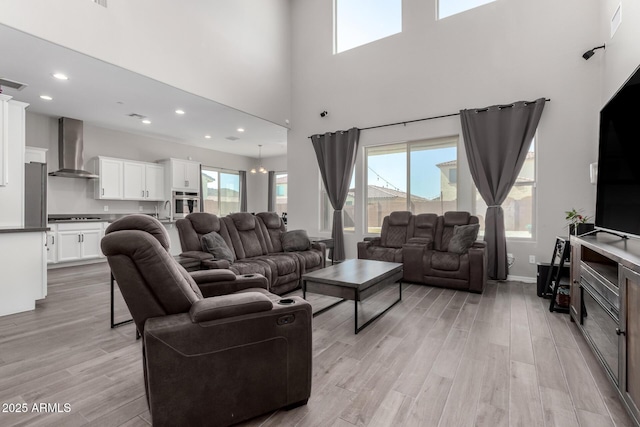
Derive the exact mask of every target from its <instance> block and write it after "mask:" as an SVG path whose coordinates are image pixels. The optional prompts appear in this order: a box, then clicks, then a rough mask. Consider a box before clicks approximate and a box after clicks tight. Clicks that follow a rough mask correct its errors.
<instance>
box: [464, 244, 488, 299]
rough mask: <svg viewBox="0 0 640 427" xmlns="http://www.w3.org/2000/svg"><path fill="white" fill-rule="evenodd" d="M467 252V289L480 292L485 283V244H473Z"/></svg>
mask: <svg viewBox="0 0 640 427" xmlns="http://www.w3.org/2000/svg"><path fill="white" fill-rule="evenodd" d="M483 243H484V242H483ZM468 254H469V291H471V292H478V293H482V291H483V290H484V288H485V286H486V284H487V250H486V248H485V245H482V246H481V247H475V244H474V246H472V247H471V248H470V249H469V252H468Z"/></svg>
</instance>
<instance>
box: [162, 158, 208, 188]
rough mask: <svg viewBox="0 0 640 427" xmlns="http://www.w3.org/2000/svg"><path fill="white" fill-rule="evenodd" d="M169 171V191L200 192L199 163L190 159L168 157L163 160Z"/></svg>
mask: <svg viewBox="0 0 640 427" xmlns="http://www.w3.org/2000/svg"><path fill="white" fill-rule="evenodd" d="M165 165H166V166H167V168H166V169H165V170H166V171H168V173H169V179H168V180H167V181H168V182H169V183H170V187H171V191H175V190H177V191H189V192H193V193H199V192H200V163H198V162H193V161H190V160H181V159H169V160H166V161H165Z"/></svg>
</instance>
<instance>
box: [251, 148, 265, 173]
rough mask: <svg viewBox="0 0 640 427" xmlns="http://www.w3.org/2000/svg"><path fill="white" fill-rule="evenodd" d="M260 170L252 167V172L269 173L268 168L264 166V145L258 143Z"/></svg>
mask: <svg viewBox="0 0 640 427" xmlns="http://www.w3.org/2000/svg"><path fill="white" fill-rule="evenodd" d="M258 165H259V166H258V170H256V168H251V173H257V172H260V173H267V170H266V169H265V168H264V166H262V145H258Z"/></svg>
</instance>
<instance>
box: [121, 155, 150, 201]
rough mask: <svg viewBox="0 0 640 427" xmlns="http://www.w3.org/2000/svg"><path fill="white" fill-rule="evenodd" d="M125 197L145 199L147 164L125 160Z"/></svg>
mask: <svg viewBox="0 0 640 427" xmlns="http://www.w3.org/2000/svg"><path fill="white" fill-rule="evenodd" d="M123 168H124V198H125V199H127V200H144V199H145V198H146V193H145V180H144V178H145V164H144V163H137V162H124V164H123Z"/></svg>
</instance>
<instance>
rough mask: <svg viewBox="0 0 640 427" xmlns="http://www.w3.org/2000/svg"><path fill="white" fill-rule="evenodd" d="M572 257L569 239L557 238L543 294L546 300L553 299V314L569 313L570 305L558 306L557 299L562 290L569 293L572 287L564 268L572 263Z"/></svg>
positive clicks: (550, 306) (551, 303)
mask: <svg viewBox="0 0 640 427" xmlns="http://www.w3.org/2000/svg"><path fill="white" fill-rule="evenodd" d="M570 256H571V244H570V242H569V238H566V237H556V243H555V246H554V248H553V255H552V256H551V262H550V265H549V272H548V273H547V281H546V284H545V287H544V293H543V296H544V297H545V298H550V299H551V301H550V302H549V311H551V312H553V311H557V312H559V313H569V304H568V303H567V305H566V306H564V305H560V304H558V301H557V297H558V292H559V290H560V289H561V288H565V289H567V291H568V289H569V287H570V285H571V283H570V279H569V277H568V276H567V273H566V269H565V268H563V267H564V265H565V263H569V262H570Z"/></svg>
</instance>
